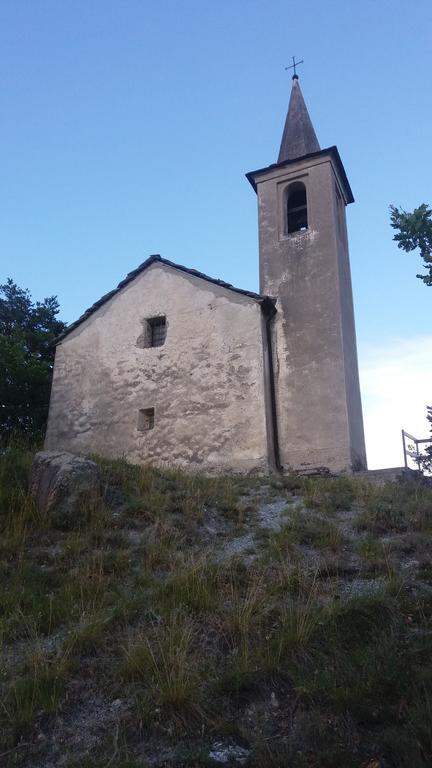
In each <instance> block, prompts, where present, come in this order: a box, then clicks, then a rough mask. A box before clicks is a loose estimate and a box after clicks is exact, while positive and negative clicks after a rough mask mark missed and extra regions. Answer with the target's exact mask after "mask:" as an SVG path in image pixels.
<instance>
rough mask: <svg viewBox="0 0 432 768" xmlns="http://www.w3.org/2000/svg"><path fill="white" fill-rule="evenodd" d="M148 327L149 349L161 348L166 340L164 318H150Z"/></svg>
mask: <svg viewBox="0 0 432 768" xmlns="http://www.w3.org/2000/svg"><path fill="white" fill-rule="evenodd" d="M147 323H148V326H149V347H162V346H163V345H164V344H165V339H166V317H164V316H162V317H151V318H150V319H149V320H147Z"/></svg>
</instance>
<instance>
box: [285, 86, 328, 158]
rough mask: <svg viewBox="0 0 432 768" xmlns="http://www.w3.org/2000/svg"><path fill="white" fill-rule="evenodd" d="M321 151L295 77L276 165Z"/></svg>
mask: <svg viewBox="0 0 432 768" xmlns="http://www.w3.org/2000/svg"><path fill="white" fill-rule="evenodd" d="M320 149H321V147H320V145H319V142H318V139H317V137H316V133H315V131H314V127H313V125H312V121H311V119H310V117H309V112H308V111H307V107H306V104H305V102H304V98H303V94H302V92H301V88H300V84H299V80H298V77H297V75H294V77H293V84H292V90H291V96H290V100H289V106H288V113H287V116H286V120H285V127H284V131H283V134H282V141H281V145H280V150H279V157H278V163H283V162H285V160H296V159H297V158H299V157H304V155H310V154H311V153H312V152H319V150H320Z"/></svg>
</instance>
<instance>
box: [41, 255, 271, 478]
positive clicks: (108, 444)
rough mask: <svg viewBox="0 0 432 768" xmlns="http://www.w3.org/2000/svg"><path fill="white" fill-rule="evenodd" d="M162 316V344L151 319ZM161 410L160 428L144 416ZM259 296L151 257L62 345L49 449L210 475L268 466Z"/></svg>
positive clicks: (59, 353)
mask: <svg viewBox="0 0 432 768" xmlns="http://www.w3.org/2000/svg"><path fill="white" fill-rule="evenodd" d="M158 315H166V318H167V336H166V341H165V344H164V345H163V346H161V347H151V348H145V349H142V348H140V346H138V345H137V340H138V339H139V338H140V337H141V338H142V334H143V321H144V319H145V318H148V317H154V316H158ZM144 408H154V409H155V423H154V428H153V429H151V430H148V431H144V432H143V431H139V430H138V429H137V425H138V412H139V410H140V409H144ZM265 414H266V408H265V387H264V371H263V338H262V318H261V309H260V306H259V304H258V303H257V302H256V301H254V300H253V299H251V298H249V297H246V296H242V295H240V294H236V293H234V292H232V291H229V290H227V289H225V288H223V287H219V286H217V285H214V284H212V283H210V282H207V281H204V280H202V279H200V278H197V277H194V276H191V275H188V274H186V273H183V272H180V271H178V270H175V269H174V268H172V267H168V266H166V265H163V264H153V265H152V266H150V267H149V268H148V269H147V270H145V271H144V272H143V273H141V275H139V276H138V277H137V278H136V279H135V280H134V281H133V282H131V283H130V284H128V285H127V286H125V287H124V288H123V289H122V290H121V291H120V292H119V293H118V294H117V295H116V296H114V297H113V298H112V299H110V300H109V301H108V302H107V303H106V304H104V305H103V306H101V307H100V308H99V309H98V310H97V311H96V312H95V313H94V314H92V315H91V316H90V317H89V318H88V319H87V320H85V321H84V322H83V323H82V324H81V325H80V326H78V327H77V328H76V329H75V330H73V331H71V332H70V334H69V335H68V336H67V337H66V338H65V339H64V340H63V341H62V342H61V343H60V344H59V346H58V347H57V353H56V361H55V368H54V379H53V388H52V397H51V404H50V413H49V422H48V430H47V437H46V444H45V445H46V448H47V449H51V450H52V449H62V450H70V451H75V452H89V451H92V452H96V453H100V454H102V455H106V456H122V455H124V456H126V457H127V458H128V459H130V460H131V461H134V462H145V461H152V462H154V463H157V464H173V465H177V466H182V467H185V468H188V469H197V470H198V469H199V470H203V471H212V470H214V471H225V470H226V471H249V470H255V469H258V470H262V469H267V466H268V460H267V456H268V445H267V429H266V415H265Z"/></svg>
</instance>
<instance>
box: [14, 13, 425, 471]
mask: <svg viewBox="0 0 432 768" xmlns="http://www.w3.org/2000/svg"><path fill="white" fill-rule="evenodd" d="M293 54H296V55H297V57H299V58H303V59H304V62H305V63H304V64H303V65H302V66H301V67H299V74H300V83H301V86H302V90H303V94H304V97H305V100H306V103H307V105H308V108H309V112H310V115H311V118H312V121H313V123H314V126H315V130H316V132H317V135H318V139H319V141H320V143H321V146H322V147H326V146H330V145H333V144H336V145H337V146H338V148H339V151H340V153H341V156H342V160H343V162H344V165H345V168H346V171H347V174H348V178H349V180H350V183H351V186H352V189H353V193H354V197H355V198H356V202H355V204H354V205H352V206H350V207H349V209H348V226H349V235H350V250H351V266H352V274H353V287H354V300H355V309H356V321H357V335H358V345H359V355H360V369H361V381H362V392H363V401H364V411H365V423H366V435H367V442H368V452H369V459H370V464H371V465H372V466H379V465H390V464H400V462H401V455H400V445H399V430H400V428H401V427H402V426H404V427H405V428H406V429H408V430H409V431H413V432H414V433H416V431H417V432H419V431H420V432H422V433H424V434H427V431H428V429H427V424H426V421H425V405H426V403H428V402H429V403H430V402H431V401H432V330H431V327H430V323H429V321H428V317H430V311H429V308H430V302H431V299H432V288H426V286H424V285H423V283H422V282H421V281H420V280H417V279H416V277H415V275H416V272H418V271H420V259H419V257H416V256H415V255H412V254H405V253H403V252H401V251H399V250H398V249H397V247H396V244H395V243H393V242H392V230H391V229H390V226H389V215H388V206H389V204H390V203H395V204H396V205H402V206H403V207H404V208H406V209H408V210H410V209H412V208H413V207H414V206H416V205H418V204H420V203H421V202H429V203H432V188H431V178H432V174H431V171H432V162H431V152H430V146H431V134H432V130H431V124H432V98H431V86H430V83H431V54H432V2H431V0H414V2H413V1H411V2H407V0H362V2H353V1H352V0H351V2H349V1H347V0H327V1H326V2H321V1H320V0H302V2H300V1H299V0H297V1H296V2H294V1H293V0H241V1H240V0H217V1H216V0H212V1H210V0H181V1H180V0H157V1H156V0H61V2H59V0H2V1H1V3H0V101H1V115H2V117H1V122H0V153H1V166H0V167H1V179H2V183H1V186H0V266H1V270H0V280H3V279H4V278H6V277H7V276H11V277H13V278H14V279H15V280H16V282H18V284H19V285H21V286H23V287H28V288H29V289H30V290H31V292H32V294H33V296H34V298H38V299H41V298H43V297H44V296H46V295H51V294H57V295H58V297H59V301H60V304H61V309H62V311H61V316H62V318H63V319H64V320H66V321H67V322H71V321H73V320H74V319H76V318H77V316H78V315H79V314H80V313H81V312H82V310H83V309H85V308H86V307H88V306H89V305H90V304H92V303H93V302H94V301H95V300H96V299H98V298H99V297H100V296H101V295H102V294H103V293H105V292H107V291H108V290H110V289H111V288H113V287H114V286H115V285H116V284H117V283H118V282H119V280H121V279H122V278H123V277H124V275H125V274H126V273H127V272H129V271H130V270H131V269H133V268H135V267H136V266H137V265H138V264H139V263H141V262H142V261H143V260H144V259H145V258H146V257H147V256H148V255H149V254H151V253H160V254H161V255H162V256H164V257H166V258H168V259H172V260H173V261H178V262H179V263H181V264H185V265H187V266H190V267H194V268H197V269H200V270H202V271H204V272H206V273H208V274H210V275H212V276H215V277H221V278H223V279H225V280H228V281H229V282H232V283H234V284H235V285H236V286H239V287H242V288H248V289H252V290H256V289H257V288H258V264H257V259H258V246H257V215H256V198H255V194H254V192H253V190H252V188H251V187H250V186H249V184H248V182H247V181H246V179H245V178H244V174H245V173H246V172H247V171H250V170H254V169H256V168H260V167H263V166H265V165H268V164H270V163H272V162H275V161H276V158H277V153H278V148H279V142H280V138H281V134H282V129H283V122H284V119H285V114H286V108H287V103H288V98H289V92H290V87H291V77H290V74H289V73H287V72H285V71H284V67H285V66H286V65H287V64H289V63H290V57H291V56H292V55H293ZM420 436H423V434H422V435H420Z"/></svg>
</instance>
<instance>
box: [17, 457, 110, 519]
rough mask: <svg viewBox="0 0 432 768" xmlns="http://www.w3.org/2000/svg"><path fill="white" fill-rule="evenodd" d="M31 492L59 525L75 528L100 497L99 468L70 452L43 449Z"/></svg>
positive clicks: (33, 471)
mask: <svg viewBox="0 0 432 768" xmlns="http://www.w3.org/2000/svg"><path fill="white" fill-rule="evenodd" d="M30 492H31V494H32V495H33V496H34V498H35V499H36V502H37V505H38V508H39V510H40V512H42V513H43V514H45V515H48V516H49V517H50V518H51V520H52V522H53V523H54V524H55V525H56V526H58V527H60V528H69V527H74V525H75V524H76V523H78V522H79V520H80V519H82V518H83V517H85V516H86V515H88V513H89V511H91V509H92V508H93V507H94V505H95V504H97V502H98V500H99V499H100V496H101V477H100V470H99V467H98V465H97V464H96V463H95V462H94V461H91V460H90V459H88V458H85V457H83V456H76V455H75V454H73V453H68V452H66V451H41V452H40V453H37V454H36V456H35V459H34V462H33V465H32V469H31V475H30Z"/></svg>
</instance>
